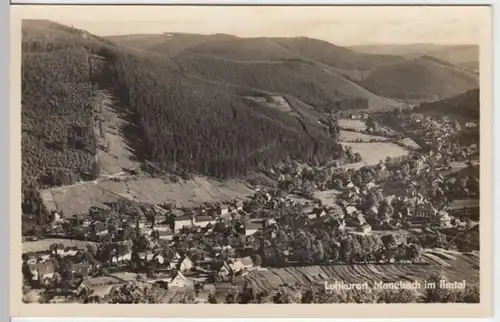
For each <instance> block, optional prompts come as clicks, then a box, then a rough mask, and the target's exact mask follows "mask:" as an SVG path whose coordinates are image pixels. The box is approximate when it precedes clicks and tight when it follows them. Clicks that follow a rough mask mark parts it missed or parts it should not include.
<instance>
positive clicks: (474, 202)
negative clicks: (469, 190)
mask: <svg viewBox="0 0 500 322" xmlns="http://www.w3.org/2000/svg"><path fill="white" fill-rule="evenodd" d="M476 207H479V199H458V200H453V201H452V202H451V203H450V204H449V205H448V207H447V208H448V209H461V208H476Z"/></svg>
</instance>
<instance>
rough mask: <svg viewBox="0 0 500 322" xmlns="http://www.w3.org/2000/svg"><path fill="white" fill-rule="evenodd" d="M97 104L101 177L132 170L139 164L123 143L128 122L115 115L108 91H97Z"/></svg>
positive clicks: (112, 99)
mask: <svg viewBox="0 0 500 322" xmlns="http://www.w3.org/2000/svg"><path fill="white" fill-rule="evenodd" d="M96 96H97V98H96V99H97V104H98V105H99V109H100V112H99V118H100V120H101V122H102V128H101V129H102V130H103V132H104V133H100V139H101V140H102V145H101V147H100V149H99V161H100V163H101V175H111V174H115V173H118V172H121V171H122V170H123V169H134V168H137V167H138V166H139V163H138V162H136V161H134V160H135V158H134V156H133V154H132V149H131V147H129V146H128V144H127V143H126V142H125V139H124V137H123V135H122V131H123V130H124V128H125V127H126V126H127V125H128V122H127V121H125V120H124V119H123V118H121V117H120V116H118V115H117V113H116V111H115V108H116V106H115V104H117V102H116V98H115V97H114V96H113V94H112V93H110V92H108V91H98V93H97V95H96Z"/></svg>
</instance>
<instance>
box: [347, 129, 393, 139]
mask: <svg viewBox="0 0 500 322" xmlns="http://www.w3.org/2000/svg"><path fill="white" fill-rule="evenodd" d="M339 140H340V141H344V142H345V141H354V140H361V141H363V142H370V140H381V141H389V139H388V138H385V137H383V136H378V135H370V134H364V133H358V132H354V131H344V130H340V136H339Z"/></svg>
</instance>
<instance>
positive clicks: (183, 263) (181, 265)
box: [176, 256, 194, 272]
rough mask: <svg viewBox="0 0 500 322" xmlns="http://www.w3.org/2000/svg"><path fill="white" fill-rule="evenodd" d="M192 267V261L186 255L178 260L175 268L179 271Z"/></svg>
mask: <svg viewBox="0 0 500 322" xmlns="http://www.w3.org/2000/svg"><path fill="white" fill-rule="evenodd" d="M193 267H194V263H193V261H191V259H190V258H189V257H188V256H184V257H183V258H182V259H181V260H179V262H178V264H177V267H176V268H177V270H178V271H179V272H187V271H190V270H191V269H192V268H193Z"/></svg>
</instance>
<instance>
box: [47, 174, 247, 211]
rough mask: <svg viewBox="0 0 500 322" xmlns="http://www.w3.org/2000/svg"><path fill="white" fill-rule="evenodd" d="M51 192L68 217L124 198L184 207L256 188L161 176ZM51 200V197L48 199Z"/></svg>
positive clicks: (232, 182) (244, 195)
mask: <svg viewBox="0 0 500 322" xmlns="http://www.w3.org/2000/svg"><path fill="white" fill-rule="evenodd" d="M48 192H50V194H51V195H52V198H53V200H54V202H55V204H56V206H57V208H59V209H61V210H62V211H63V214H64V215H65V216H71V215H73V214H78V213H87V212H88V210H89V208H90V207H91V206H97V207H106V203H109V202H114V201H117V200H118V199H121V198H127V199H133V200H136V201H140V202H145V203H153V204H163V203H164V202H174V203H176V204H177V205H178V206H181V207H193V206H196V205H198V204H201V203H204V202H222V201H229V200H232V199H235V198H239V199H245V198H247V197H248V196H250V195H252V194H253V190H252V189H250V188H249V187H248V186H246V185H245V184H244V183H243V182H240V181H236V180H229V181H226V182H221V181H217V180H214V179H209V178H204V177H195V178H194V179H193V180H188V181H183V180H181V181H180V182H177V183H174V182H165V181H163V180H162V179H154V178H138V179H130V180H126V181H125V180H124V181H114V180H103V181H100V182H98V183H93V182H89V183H84V184H81V185H77V186H73V187H69V188H62V189H53V190H52V191H46V192H45V193H44V195H47V193H48ZM48 201H49V202H50V200H48Z"/></svg>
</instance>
